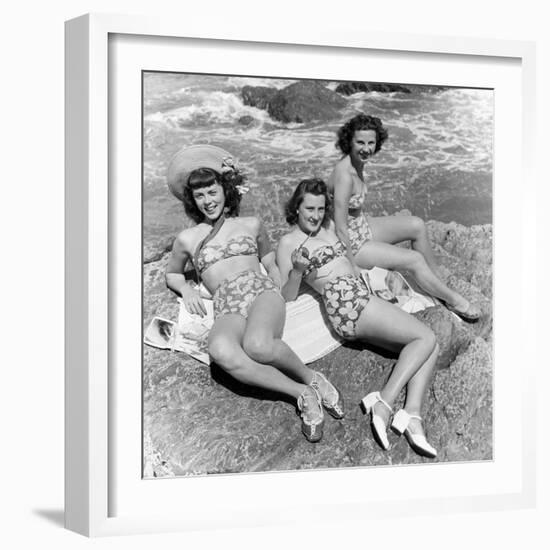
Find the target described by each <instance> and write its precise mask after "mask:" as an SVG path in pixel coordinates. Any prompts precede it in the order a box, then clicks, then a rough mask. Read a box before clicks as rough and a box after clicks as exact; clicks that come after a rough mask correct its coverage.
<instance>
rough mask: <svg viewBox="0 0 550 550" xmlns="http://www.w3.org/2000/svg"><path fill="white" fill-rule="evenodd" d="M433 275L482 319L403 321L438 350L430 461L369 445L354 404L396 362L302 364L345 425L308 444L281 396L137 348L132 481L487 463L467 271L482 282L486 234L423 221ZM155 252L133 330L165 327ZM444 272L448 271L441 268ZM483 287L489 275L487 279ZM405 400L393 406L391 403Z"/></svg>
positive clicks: (401, 446) (487, 375) (483, 371)
mask: <svg viewBox="0 0 550 550" xmlns="http://www.w3.org/2000/svg"><path fill="white" fill-rule="evenodd" d="M427 226H428V230H429V235H430V238H431V239H432V243H433V245H434V247H435V250H436V253H437V258H438V261H440V262H441V263H442V264H443V265H444V266H445V265H447V266H448V267H447V269H445V267H443V268H442V272H443V273H444V275H445V276H446V278H447V280H448V281H449V282H452V283H453V285H456V287H457V289H459V290H460V291H461V292H463V293H464V294H465V295H466V296H467V297H468V298H470V299H475V300H476V303H479V304H480V305H481V306H482V308H483V309H484V318H483V319H482V320H481V321H480V322H477V323H473V324H470V323H465V322H464V321H461V320H459V319H458V318H456V316H454V315H452V314H451V313H450V312H449V311H448V310H447V309H446V308H444V307H443V306H437V307H433V308H429V309H427V310H424V311H423V312H419V313H417V314H415V316H416V317H417V318H418V319H420V320H421V321H422V322H424V323H426V324H427V325H428V326H430V327H431V329H432V330H433V331H434V332H435V334H436V336H437V340H438V343H439V346H440V348H441V350H440V355H439V358H438V361H437V365H436V368H437V369H438V370H437V371H436V372H435V374H434V377H433V383H432V384H431V387H430V389H429V391H428V392H427V395H426V400H425V402H424V407H423V411H422V415H423V418H424V426H425V429H426V432H427V434H428V439H429V441H430V442H431V443H432V444H433V445H434V446H435V447H436V448H437V449H438V457H437V458H436V459H435V460H429V459H425V458H422V457H420V456H418V455H417V454H416V453H414V452H413V451H412V450H411V448H410V447H409V445H408V444H407V442H406V441H405V438H403V437H401V438H398V437H397V436H395V435H394V434H393V433H391V432H390V433H389V438H390V443H391V449H390V451H388V452H385V451H383V450H381V449H380V447H379V446H378V445H377V444H376V442H375V441H374V439H373V437H372V434H371V429H370V425H369V422H368V419H367V418H366V417H365V415H364V414H363V412H362V411H361V409H360V407H359V403H360V401H361V399H362V398H363V397H364V396H365V395H366V394H367V393H369V392H370V391H375V390H379V389H380V388H382V387H383V386H384V384H385V383H386V380H387V378H388V376H389V375H390V373H391V369H392V368H393V366H394V364H395V361H396V356H395V355H394V354H391V353H389V352H385V351H383V350H381V349H377V348H374V347H372V346H365V345H362V344H359V343H356V344H346V345H344V346H342V347H340V348H339V349H337V350H335V351H334V352H333V353H331V354H329V355H328V356H326V357H324V358H322V359H320V360H319V361H316V362H315V363H314V364H312V365H311V367H312V368H313V369H315V370H319V371H321V372H323V373H324V374H325V375H326V376H327V377H328V378H329V379H330V380H332V381H333V382H334V384H335V385H336V386H337V387H338V388H339V389H340V391H341V392H342V394H343V396H344V398H345V409H346V417H345V418H344V419H343V420H341V421H337V420H334V419H333V418H332V417H330V416H329V415H326V423H325V430H324V432H325V435H324V437H323V439H322V441H321V442H319V443H317V444H311V443H308V442H307V441H306V440H305V438H304V437H303V435H302V434H301V431H300V419H299V417H298V416H297V414H296V409H295V404H294V403H293V402H292V400H290V399H289V398H286V397H285V396H282V395H278V394H275V393H273V392H267V391H264V390H262V389H259V388H253V387H250V386H246V385H243V384H241V383H239V382H237V381H236V380H235V379H233V378H231V377H230V376H229V375H227V374H226V373H225V372H224V371H222V370H221V369H220V368H219V367H217V366H215V365H212V366H211V367H207V366H205V365H203V364H202V363H199V362H197V361H195V360H194V359H191V358H190V357H188V356H186V355H184V354H183V353H178V352H170V351H169V350H158V349H155V348H151V347H148V346H144V350H143V356H144V360H143V408H144V415H143V422H144V465H145V468H144V475H145V476H146V477H171V476H182V475H195V474H201V475H202V474H207V473H229V472H262V471H278V470H279V471H281V470H297V469H308V468H335V467H346V466H351V467H360V466H373V465H379V464H380V465H395V464H412V463H433V462H447V461H467V460H490V459H491V458H492V453H493V450H492V440H493V432H492V402H493V399H492V380H493V374H492V365H493V357H492V314H491V299H490V297H489V296H488V295H484V293H483V292H482V291H481V290H480V288H478V287H477V286H476V284H475V280H476V279H475V277H474V276H473V275H472V273H475V272H478V271H479V272H481V271H483V272H485V273H486V275H487V277H489V278H491V277H492V275H491V259H490V255H486V254H478V253H476V250H478V251H479V250H483V251H489V250H492V243H491V241H492V231H491V228H490V227H487V226H477V227H470V228H467V227H463V226H460V225H457V224H443V223H440V222H433V221H430V222H428V223H427ZM165 250H166V247H165V243H159V250H158V252H157V254H153V253H152V252H151V253H150V254H148V258H149V261H148V263H146V264H145V265H144V268H143V270H144V279H143V285H144V289H145V293H144V301H143V312H144V325H147V324H148V323H149V322H150V320H151V319H152V317H154V316H161V317H164V318H167V319H174V320H175V319H177V315H178V304H177V301H176V298H175V296H174V294H173V293H171V292H170V291H169V290H167V289H166V286H165V283H164V269H165V266H166V262H167V257H168V255H167V254H166V253H165V252H164V251H165ZM453 267H454V268H456V270H455V269H453ZM491 280H492V278H491ZM404 397H405V392H402V395H401V396H400V397H399V399H398V401H397V403H396V405H395V407H396V408H397V407H400V406H402V403H403V400H404Z"/></svg>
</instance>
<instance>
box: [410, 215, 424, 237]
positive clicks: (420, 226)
mask: <svg viewBox="0 0 550 550" xmlns="http://www.w3.org/2000/svg"><path fill="white" fill-rule="evenodd" d="M410 224H411V233H412V235H413V238H415V239H416V238H418V237H421V236H424V235H426V234H427V232H428V230H427V229H426V224H425V223H424V220H423V219H422V218H419V217H418V216H411V218H410Z"/></svg>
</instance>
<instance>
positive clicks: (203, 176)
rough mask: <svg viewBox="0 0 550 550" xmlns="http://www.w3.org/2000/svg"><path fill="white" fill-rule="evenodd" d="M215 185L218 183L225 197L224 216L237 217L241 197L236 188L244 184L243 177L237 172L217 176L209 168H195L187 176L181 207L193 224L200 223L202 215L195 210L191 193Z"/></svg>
mask: <svg viewBox="0 0 550 550" xmlns="http://www.w3.org/2000/svg"><path fill="white" fill-rule="evenodd" d="M215 183H219V184H220V185H221V186H222V188H223V192H224V195H225V213H226V214H225V215H226V216H228V217H232V216H238V215H239V208H240V204H241V195H240V193H239V191H238V189H237V188H236V186H237V185H241V184H242V183H244V176H243V175H242V174H240V173H239V172H238V171H237V170H231V171H229V172H225V173H223V174H219V173H218V172H216V171H215V170H212V169H211V168H197V169H196V170H193V171H192V172H191V174H189V178H188V180H187V184H186V185H185V186H184V188H183V207H184V209H185V213H186V214H187V215H188V216H189V217H190V218H191V219H192V220H193V221H194V222H195V223H201V222H202V221H203V219H204V215H203V214H202V212H201V211H200V210H199V209H198V208H197V203H196V202H195V198H194V197H193V191H194V190H195V189H200V188H202V187H210V186H211V185H214V184H215Z"/></svg>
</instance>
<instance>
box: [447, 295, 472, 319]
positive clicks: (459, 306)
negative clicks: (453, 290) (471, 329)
mask: <svg viewBox="0 0 550 550" xmlns="http://www.w3.org/2000/svg"><path fill="white" fill-rule="evenodd" d="M443 303H444V304H445V307H446V308H447V309H448V310H449V311H450V312H452V313H455V314H456V315H458V316H459V317H461V318H462V319H464V320H465V321H477V320H478V319H479V318H480V317H481V310H480V309H479V308H478V307H477V306H475V305H474V304H472V303H471V302H469V301H468V300H466V298H463V297H462V296H461V297H460V299H459V300H457V302H456V303H455V305H451V304H450V303H448V302H443Z"/></svg>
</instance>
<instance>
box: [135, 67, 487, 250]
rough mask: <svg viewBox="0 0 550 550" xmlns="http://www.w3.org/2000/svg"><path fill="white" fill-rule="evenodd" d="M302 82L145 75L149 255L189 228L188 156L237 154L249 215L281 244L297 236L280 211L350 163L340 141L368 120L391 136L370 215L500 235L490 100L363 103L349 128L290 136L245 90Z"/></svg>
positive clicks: (326, 126)
mask: <svg viewBox="0 0 550 550" xmlns="http://www.w3.org/2000/svg"><path fill="white" fill-rule="evenodd" d="M293 82H295V81H294V80H281V79H272V78H254V77H237V76H218V75H196V74H194V75H188V74H176V73H144V75H143V239H144V246H145V249H146V250H147V249H148V250H151V249H155V248H158V245H159V243H161V242H165V241H166V238H167V237H169V236H171V237H174V236H175V235H176V234H177V233H178V232H179V231H180V230H181V229H183V228H184V227H187V226H189V225H190V221H189V220H187V219H186V217H185V214H184V212H183V206H182V204H181V203H180V202H179V201H178V200H177V199H176V198H175V197H173V196H172V195H171V194H170V192H169V190H168V187H167V185H166V179H165V175H166V168H167V166H168V163H169V162H170V159H171V157H172V155H173V154H175V153H176V152H177V151H178V150H179V149H180V148H181V147H184V146H188V145H192V144H197V143H211V144H214V145H218V146H220V147H222V148H224V149H226V150H228V151H229V152H230V153H231V154H232V155H233V156H234V158H235V159H236V160H237V161H238V165H239V167H240V168H241V169H242V170H243V171H244V173H245V174H246V176H247V178H248V181H247V186H248V187H249V188H250V191H249V192H248V193H247V194H246V195H245V196H244V197H243V201H242V207H241V214H242V215H252V214H254V215H258V216H259V217H261V218H262V220H263V221H264V223H265V224H266V226H267V228H268V230H269V231H270V234H271V237H272V239H273V240H277V239H278V238H279V237H280V236H281V235H282V234H283V233H284V232H285V231H286V230H287V229H288V228H287V227H286V222H285V221H284V219H283V216H282V211H283V205H284V203H285V201H286V200H287V199H288V197H289V196H290V194H291V192H292V190H293V189H294V187H295V185H296V184H297V183H298V181H299V180H300V179H303V178H306V177H312V176H316V177H321V178H323V179H327V178H328V176H329V174H330V172H331V170H332V168H333V166H334V164H335V163H336V162H337V160H338V159H339V158H340V156H341V155H340V152H339V150H337V149H336V147H335V141H336V130H337V129H338V128H339V126H340V125H341V124H342V123H343V122H344V121H345V120H347V119H348V118H350V117H351V116H353V115H354V114H356V113H357V112H359V111H363V112H365V113H367V114H371V115H374V116H378V117H380V118H381V119H382V121H383V123H384V125H385V126H386V128H387V129H388V132H389V138H388V140H387V141H386V143H385V144H384V146H383V148H382V150H381V151H380V152H379V153H378V154H377V155H376V156H375V157H374V158H373V160H372V161H371V162H370V163H369V164H368V166H367V170H366V181H367V183H368V195H367V211H368V213H369V214H371V215H375V216H377V215H385V214H392V213H394V212H396V211H397V210H401V209H403V208H406V209H408V210H410V211H411V212H412V213H413V214H415V215H418V216H420V217H422V218H424V219H426V220H428V219H436V220H439V221H443V222H449V221H456V222H458V223H460V224H463V225H466V226H470V225H476V224H485V223H492V172H493V166H492V150H493V92H492V90H485V89H468V88H450V89H443V90H439V91H434V89H433V88H432V87H430V86H426V87H422V86H414V87H412V89H413V92H412V93H410V94H406V93H403V92H393V93H378V92H369V93H358V94H354V95H352V96H349V97H348V98H347V102H348V104H347V107H346V108H345V109H344V110H343V112H342V117H341V119H340V120H336V121H333V122H330V123H326V122H323V123H306V124H297V123H292V124H284V123H281V122H279V121H276V120H273V119H271V118H270V116H269V114H268V113H267V111H265V110H261V109H257V108H255V107H250V106H246V105H244V103H243V101H242V98H241V89H242V88H243V86H245V85H251V86H269V87H276V88H283V87H285V86H287V85H289V84H291V83H293ZM337 84H338V83H328V84H326V85H327V87H328V88H331V89H334V88H335V87H336V85H337Z"/></svg>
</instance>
